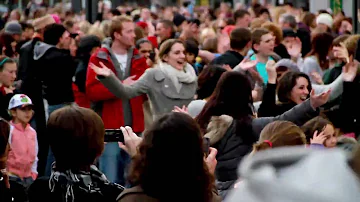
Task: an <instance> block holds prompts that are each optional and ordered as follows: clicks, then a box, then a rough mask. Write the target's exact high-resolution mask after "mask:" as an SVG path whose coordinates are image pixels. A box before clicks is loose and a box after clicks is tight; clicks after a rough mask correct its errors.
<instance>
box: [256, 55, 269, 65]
mask: <svg viewBox="0 0 360 202" xmlns="http://www.w3.org/2000/svg"><path fill="white" fill-rule="evenodd" d="M256 59H257V60H258V62H261V63H266V62H267V61H268V59H269V56H268V55H264V54H261V53H257V54H256Z"/></svg>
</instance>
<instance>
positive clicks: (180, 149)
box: [129, 113, 214, 202]
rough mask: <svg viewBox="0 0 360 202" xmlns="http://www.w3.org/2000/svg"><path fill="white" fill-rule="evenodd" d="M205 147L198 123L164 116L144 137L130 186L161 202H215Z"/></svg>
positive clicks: (183, 116) (175, 115)
mask: <svg viewBox="0 0 360 202" xmlns="http://www.w3.org/2000/svg"><path fill="white" fill-rule="evenodd" d="M202 145H203V138H202V135H201V132H200V128H199V126H198V125H197V124H196V122H195V121H194V119H192V118H191V117H190V116H188V115H186V114H183V113H169V114H165V115H163V116H162V117H160V118H159V119H157V120H156V121H155V122H154V123H153V125H152V126H151V127H150V128H149V129H148V130H146V132H145V134H144V139H143V141H142V142H141V144H140V145H139V147H138V153H137V154H136V155H135V156H134V158H133V159H132V161H131V166H130V174H129V181H130V183H131V184H132V185H138V186H141V187H142V189H143V190H144V192H145V193H146V194H147V195H148V196H151V197H154V198H156V199H158V200H159V201H186V200H188V199H189V196H191V201H198V202H209V201H211V199H212V189H213V187H214V177H213V176H212V175H211V174H210V173H209V169H208V167H207V165H206V163H205V161H204V152H203V146H202ZM184 190H186V194H184Z"/></svg>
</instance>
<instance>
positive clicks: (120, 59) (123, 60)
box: [115, 54, 128, 74]
mask: <svg viewBox="0 0 360 202" xmlns="http://www.w3.org/2000/svg"><path fill="white" fill-rule="evenodd" d="M115 57H116V59H117V61H118V62H119V64H120V68H121V71H122V73H123V74H125V69H126V64H127V60H128V55H127V54H123V55H121V54H115Z"/></svg>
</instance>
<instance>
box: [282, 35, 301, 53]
mask: <svg viewBox="0 0 360 202" xmlns="http://www.w3.org/2000/svg"><path fill="white" fill-rule="evenodd" d="M301 46H302V44H301V41H300V39H299V38H296V40H295V41H294V42H292V43H291V44H290V46H288V47H286V48H287V51H288V53H289V55H290V56H291V57H293V58H298V57H299V56H300V53H301V48H302V47H301Z"/></svg>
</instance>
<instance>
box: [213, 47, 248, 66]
mask: <svg viewBox="0 0 360 202" xmlns="http://www.w3.org/2000/svg"><path fill="white" fill-rule="evenodd" d="M243 59H244V56H242V55H241V54H240V53H238V52H236V51H232V50H228V51H226V52H225V53H224V54H222V55H220V56H219V57H217V58H215V59H214V60H213V61H211V63H210V64H216V65H229V66H230V67H231V68H232V69H234V67H236V65H238V64H239V63H240V62H241V61H242V60H243Z"/></svg>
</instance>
